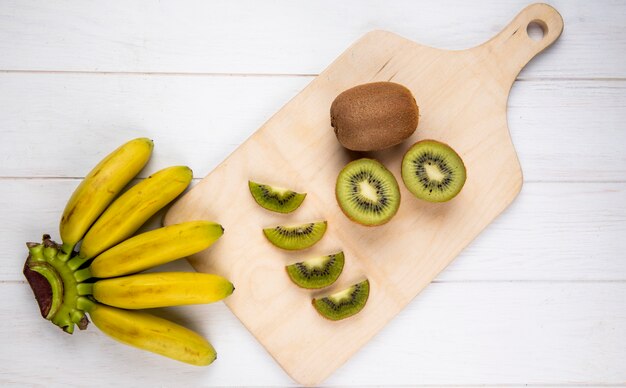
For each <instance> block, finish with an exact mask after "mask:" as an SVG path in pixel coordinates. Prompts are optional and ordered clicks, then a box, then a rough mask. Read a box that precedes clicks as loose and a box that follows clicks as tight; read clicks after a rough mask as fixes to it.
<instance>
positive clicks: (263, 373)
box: [0, 282, 626, 387]
mask: <svg viewBox="0 0 626 388" xmlns="http://www.w3.org/2000/svg"><path fill="white" fill-rule="evenodd" d="M31 294H32V293H31V291H30V290H29V289H28V286H27V285H25V284H23V283H17V284H7V283H0V303H1V305H2V309H1V310H0V331H1V332H2V334H1V337H0V338H1V339H2V351H0V363H1V364H2V366H3V367H2V369H1V370H0V383H1V384H2V385H3V386H6V385H7V384H9V383H13V384H18V385H20V386H23V385H29V386H46V387H49V386H55V387H56V386H59V387H60V386H68V385H72V386H90V387H93V386H111V385H121V386H137V385H141V386H160V387H163V386H164V387H181V386H193V387H199V386H207V387H208V386H216V387H217V386H222V387H223V386H238V387H240V386H254V387H261V386H263V387H265V386H275V387H276V386H279V387H287V386H295V384H293V383H292V382H291V381H290V379H289V377H288V376H287V375H286V374H285V373H284V372H282V371H281V370H280V367H279V366H278V365H277V364H276V363H275V362H274V361H273V360H272V359H271V357H269V356H268V355H267V353H266V352H265V350H264V349H263V347H262V346H261V345H260V344H259V343H258V342H257V341H256V340H255V339H254V337H252V335H251V334H250V333H249V332H248V331H247V330H246V329H245V328H244V327H243V326H242V325H241V323H240V322H239V321H238V320H237V318H235V316H234V315H233V314H231V313H230V312H229V311H228V309H227V308H226V306H224V305H223V304H222V303H217V304H213V305H206V306H186V307H180V308H170V309H163V310H157V311H155V313H157V314H159V315H161V316H164V317H167V318H169V319H173V320H175V321H176V322H178V323H181V324H184V325H186V326H188V327H191V328H193V329H194V330H197V331H199V332H200V333H201V334H203V335H204V336H206V337H207V338H208V339H209V340H210V341H211V342H212V343H213V345H214V346H215V348H216V350H217V353H218V360H217V361H216V362H215V363H214V364H213V365H211V367H210V368H197V367H193V366H189V365H185V364H181V363H178V362H174V361H171V360H168V359H166V358H163V357H159V356H156V355H152V354H149V353H147V352H142V351H140V350H137V349H134V348H131V347H128V346H125V345H122V344H119V343H117V342H115V341H113V340H111V339H110V338H108V337H107V336H106V335H104V334H103V333H102V332H100V331H98V330H97V329H96V328H95V327H89V328H88V329H87V330H86V331H81V332H78V331H77V332H76V333H75V334H74V335H72V336H70V335H67V334H64V333H61V332H60V330H59V329H57V328H56V327H54V326H53V325H51V324H50V323H49V322H47V321H45V320H44V319H42V318H41V317H40V316H39V312H38V310H37V305H36V303H35V302H34V301H32V303H27V302H31V298H32V295H31ZM625 299H626V284H624V283H601V284H599V283H542V282H535V283H519V282H495V283H453V284H451V283H445V284H441V283H435V284H432V285H431V286H429V287H428V288H427V289H426V290H424V292H423V293H422V294H420V297H419V298H416V299H415V300H414V301H413V302H411V303H410V304H409V305H408V306H407V308H405V309H404V310H403V311H402V312H401V313H400V314H398V316H397V317H396V318H395V319H394V320H393V321H392V322H390V324H389V325H387V326H386V327H385V328H384V329H383V330H382V331H381V333H380V334H379V335H378V336H376V337H374V339H373V340H372V341H370V343H368V344H367V345H366V346H365V347H364V348H363V350H362V351H360V352H358V353H357V354H356V355H355V356H354V357H353V358H352V359H351V360H350V361H348V363H346V365H344V366H343V367H342V368H340V369H339V370H337V372H336V373H334V374H333V375H332V376H331V377H330V378H329V379H328V380H327V381H326V382H325V384H324V386H331V387H333V386H334V387H345V386H354V387H366V386H369V387H374V386H384V387H393V386H398V387H399V386H404V387H406V386H444V385H462V386H468V385H493V386H510V385H527V384H528V385H531V386H533V385H552V384H556V385H559V384H561V385H573V384H576V385H578V384H581V385H585V384H590V385H595V386H597V385H609V384H616V385H617V384H624V382H626V370H625V369H624V368H623V365H624V364H625V363H626V352H624V349H625V348H626V329H625V327H626V313H625V312H624V308H623V306H624V300H625ZM33 364H35V365H36V366H35V367H34V366H33ZM42 366H43V367H42Z"/></svg>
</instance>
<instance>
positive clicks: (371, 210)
mask: <svg viewBox="0 0 626 388" xmlns="http://www.w3.org/2000/svg"><path fill="white" fill-rule="evenodd" d="M335 196H336V197H337V202H338V203H339V207H340V208H341V210H342V211H343V212H344V213H345V215H346V216H347V217H348V218H350V219H351V220H353V221H356V222H358V223H359V224H363V225H366V226H375V225H382V224H384V223H385V222H387V221H389V220H390V219H391V218H392V217H393V216H394V215H395V214H396V212H397V211H398V207H400V189H399V188H398V182H397V181H396V178H394V176H393V174H392V173H391V172H390V171H389V170H387V169H386V168H385V166H383V165H382V164H381V163H380V162H378V161H377V160H374V159H367V158H363V159H358V160H355V161H352V162H350V163H348V164H347V165H346V166H345V167H344V168H343V169H342V170H341V172H340V173H339V176H338V177H337V184H336V186H335Z"/></svg>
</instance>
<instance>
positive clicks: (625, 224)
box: [0, 179, 626, 282]
mask: <svg viewBox="0 0 626 388" xmlns="http://www.w3.org/2000/svg"><path fill="white" fill-rule="evenodd" d="M78 183H79V180H78V179H64V180H57V179H7V180H2V181H0V209H3V210H2V215H3V217H4V219H6V220H7V222H4V223H1V224H0V246H2V247H4V249H3V250H2V251H0V262H2V263H3V265H2V266H0V282H5V281H10V282H11V281H21V280H23V276H22V273H21V271H22V266H23V260H24V259H25V254H26V248H25V245H24V243H25V242H26V241H37V240H38V239H40V238H41V234H43V233H49V234H51V235H52V237H53V239H57V238H58V235H59V234H58V225H59V217H60V216H61V212H62V211H63V207H64V206H65V202H66V201H67V198H68V196H69V195H70V194H71V193H72V191H73V190H74V188H75V187H76V186H77V185H78ZM162 215H163V213H161V214H159V215H157V216H156V217H154V218H153V219H152V220H151V221H150V222H148V223H147V225H146V226H145V229H152V228H155V227H158V225H159V224H160V221H161V216H162ZM264 216H266V215H264ZM281 218H282V217H277V218H276V219H275V220H276V221H277V222H280V220H281ZM217 221H220V219H217ZM229 232H230V231H229ZM624 233H626V183H567V184H562V183H544V182H536V183H528V182H525V183H524V187H523V189H522V192H521V194H520V196H519V197H518V199H517V200H516V201H515V202H513V204H511V206H510V207H509V208H508V209H507V210H506V211H505V212H504V213H503V214H502V215H501V216H500V217H498V218H497V219H496V220H495V221H494V222H493V223H492V224H491V225H489V227H487V229H485V230H484V231H483V232H482V233H481V234H480V235H479V236H478V237H477V238H476V240H475V241H474V242H473V243H472V244H470V245H469V246H468V247H467V248H466V249H465V250H464V251H463V252H462V253H461V254H460V255H459V257H458V258H457V259H456V260H455V261H454V262H453V263H452V264H451V265H450V266H448V268H447V269H446V270H445V271H443V272H442V273H441V274H439V276H438V277H437V281H439V282H468V281H472V282H476V281H502V282H506V281H516V282H519V281H544V282H549V281H560V282H567V281H574V282H580V281H585V282H591V281H609V282H618V281H621V282H626V266H625V265H624V261H623V256H622V252H626V239H623V238H621V236H623V235H624Z"/></svg>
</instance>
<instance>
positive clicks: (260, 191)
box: [248, 181, 306, 213]
mask: <svg viewBox="0 0 626 388" xmlns="http://www.w3.org/2000/svg"><path fill="white" fill-rule="evenodd" d="M248 187H249V188H250V193H251V194H252V197H253V198H254V200H255V201H256V203H258V204H259V205H260V206H261V207H263V208H265V209H267V210H271V211H274V212H278V213H291V212H292V211H294V210H296V209H297V208H299V207H300V205H301V204H302V201H304V198H305V197H306V193H296V192H295V191H293V190H289V189H284V188H282V187H276V186H270V185H266V184H263V183H256V182H253V181H248Z"/></svg>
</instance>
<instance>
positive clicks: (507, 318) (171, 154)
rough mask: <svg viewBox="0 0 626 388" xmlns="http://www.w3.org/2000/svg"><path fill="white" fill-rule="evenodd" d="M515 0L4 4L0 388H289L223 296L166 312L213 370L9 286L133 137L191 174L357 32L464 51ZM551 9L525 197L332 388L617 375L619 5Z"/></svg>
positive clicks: (621, 352) (625, 206) (520, 148)
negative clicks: (71, 327)
mask: <svg viewBox="0 0 626 388" xmlns="http://www.w3.org/2000/svg"><path fill="white" fill-rule="evenodd" d="M527 3H528V2H527V1H522V0H513V1H507V2H502V1H498V0H480V1H473V2H467V1H463V0H452V1H445V2H435V1H429V2H425V1H419V2H416V1H412V0H394V1H392V2H385V3H382V2H378V1H375V0H346V1H342V2H340V3H338V2H331V1H325V0H322V1H316V2H308V1H304V0H290V1H281V0H278V1H271V2H267V1H265V2H259V1H255V0H250V1H239V0H229V1H210V2H206V1H195V0H192V1H186V0H181V1H172V0H161V1H155V0H140V1H133V2H127V1H121V0H113V1H107V2H98V3H95V2H84V1H77V0H62V1H55V2H54V3H51V2H44V1H31V0H27V1H13V0H4V1H0V37H1V38H0V63H2V64H3V65H0V107H1V108H0V177H11V179H2V178H0V215H1V216H2V220H3V222H2V223H1V224H0V225H2V226H1V233H0V245H1V246H2V247H3V249H2V251H1V252H0V262H1V263H2V266H0V332H1V333H2V334H0V338H1V343H2V350H0V363H1V364H2V365H3V367H2V368H0V385H2V386H6V385H9V386H11V385H20V386H23V385H29V386H67V385H68V384H70V385H80V386H89V387H94V386H110V385H112V384H116V385H120V386H136V385H140V384H141V385H151V386H171V387H178V386H181V385H186V386H293V383H292V382H291V380H290V379H289V378H288V376H287V375H286V374H285V373H284V372H283V371H282V370H281V369H280V367H279V366H278V365H277V364H276V363H275V362H274V361H273V360H272V359H271V357H269V355H268V354H267V353H266V352H265V350H264V349H263V347H262V346H261V345H260V344H259V343H258V342H257V341H256V340H255V338H254V337H253V336H252V335H251V334H250V333H249V332H248V331H247V330H246V329H245V328H244V327H243V326H242V325H241V324H240V322H239V321H238V320H237V319H236V318H235V317H234V316H233V315H232V314H231V313H230V312H229V310H228V309H227V308H226V307H225V306H224V305H222V304H215V305H209V306H190V307H186V308H182V309H167V310H164V311H160V312H159V313H162V314H165V315H166V316H168V317H171V318H173V319H175V320H176V321H178V322H180V323H183V324H185V325H188V326H189V327H191V328H194V329H196V330H198V331H199V332H201V333H202V334H203V335H206V336H207V337H208V338H209V339H210V340H211V341H212V342H213V343H214V345H215V346H216V348H217V350H218V353H219V358H218V361H217V362H216V363H214V364H213V365H212V366H211V367H210V368H206V369H198V368H191V367H186V366H185V365H183V364H179V363H176V362H171V361H169V360H166V359H164V358H160V357H155V356H152V355H150V354H147V353H144V352H140V351H136V350H135V349H132V348H128V347H125V346H123V345H119V344H117V343H115V342H114V341H111V340H110V339H109V338H107V337H105V336H104V335H103V334H102V333H100V332H98V330H97V329H96V328H95V327H94V328H91V329H90V330H88V331H87V332H78V333H76V334H75V335H74V336H73V337H72V336H68V335H66V334H63V333H61V332H60V331H58V330H57V329H56V328H54V327H53V326H52V325H50V324H49V323H47V322H46V321H44V320H43V319H41V318H40V316H39V315H38V311H37V307H36V303H35V302H34V300H33V299H32V295H31V292H30V290H29V289H28V286H27V285H26V284H24V283H14V282H15V281H18V280H20V279H21V263H22V262H23V259H24V256H23V253H24V245H23V243H24V241H27V240H36V239H37V238H38V237H40V234H41V233H42V232H44V231H51V232H52V233H53V234H55V231H56V228H57V226H58V216H59V214H60V212H61V211H62V209H63V206H64V204H65V201H66V200H67V196H68V195H69V194H70V193H71V191H72V190H73V188H74V187H75V186H76V185H77V184H78V182H79V180H78V178H80V177H82V176H83V175H84V174H85V172H87V171H89V169H90V168H91V167H93V165H94V164H95V163H96V162H97V161H98V159H99V158H100V157H102V156H104V155H105V154H106V153H107V152H108V151H109V150H111V149H113V148H115V147H116V146H117V145H119V143H121V142H123V141H125V140H127V139H128V138H129V137H132V136H139V135H142V136H143V135H147V136H150V137H152V138H153V139H154V140H155V142H156V148H155V155H154V158H153V160H152V162H151V164H150V166H148V168H147V169H146V171H155V170H157V169H158V168H160V167H165V166H167V165H172V164H180V163H185V164H189V165H190V166H191V167H193V168H194V171H195V172H196V176H204V175H206V174H207V173H208V172H209V171H211V170H212V169H213V168H214V167H215V166H217V165H218V164H219V163H220V162H221V161H222V160H223V159H224V158H225V157H226V156H227V155H228V154H230V153H231V152H232V151H233V150H234V149H235V148H236V147H237V146H238V145H239V144H240V143H241V142H243V141H244V140H245V139H246V138H247V137H248V136H249V135H250V134H251V133H252V132H253V131H254V130H255V129H256V128H258V127H259V126H260V125H261V124H262V123H263V122H264V121H265V120H266V119H267V118H268V117H270V115H272V114H273V113H274V112H276V111H277V110H278V109H279V108H280V107H281V106H282V105H284V103H286V102H287V101H288V100H289V99H290V98H291V97H292V96H293V95H295V94H296V93H297V92H298V91H300V90H301V89H302V88H303V87H305V86H306V84H308V83H309V82H310V81H311V79H312V77H311V76H300V75H299V74H303V73H306V74H316V73H318V72H319V71H320V70H321V69H323V67H324V66H326V65H327V64H328V63H329V62H330V61H331V60H332V59H333V58H335V57H336V56H337V55H338V54H339V53H340V52H341V51H343V50H344V49H345V48H346V47H347V45H349V44H350V43H351V42H353V41H354V40H355V39H357V38H358V37H360V36H361V35H362V34H364V33H365V32H367V31H369V30H371V29H375V28H382V29H386V30H390V31H394V32H397V33H399V34H400V35H402V36H405V37H407V38H410V39H413V40H416V41H419V42H421V43H424V44H428V45H432V46H435V47H442V48H450V49H463V48H467V47H471V46H473V45H475V44H478V43H480V42H482V41H484V40H486V39H488V38H489V37H490V36H491V35H493V34H495V33H497V32H498V31H499V30H500V29H501V28H502V25H503V22H505V21H506V20H508V19H509V18H511V17H512V16H513V15H514V14H515V13H516V10H517V9H520V8H521V7H523V6H525V5H526V4H527ZM552 4H553V5H554V6H556V8H557V9H559V11H561V14H562V15H563V17H564V18H565V21H566V23H567V27H566V30H565V32H564V34H563V35H562V36H561V38H560V39H559V41H558V42H557V43H556V44H555V45H554V46H553V47H551V48H550V49H549V50H547V51H546V52H544V53H543V54H542V55H540V56H539V57H537V58H536V59H535V60H533V61H532V62H531V63H530V64H529V65H528V66H526V67H525V68H524V69H523V70H522V72H521V74H520V76H519V77H518V80H523V82H519V81H518V82H516V83H515V84H514V86H513V89H512V91H511V94H510V98H509V109H508V122H509V129H510V130H511V137H512V138H513V143H514V144H515V147H516V150H517V152H518V155H519V158H520V162H521V165H522V167H523V170H524V178H525V184H524V187H523V189H522V192H521V193H520V195H519V197H518V198H517V200H516V201H515V202H514V203H513V204H512V205H511V206H510V207H509V208H508V209H507V211H505V212H504V213H503V214H502V215H501V216H500V217H498V218H497V219H496V220H495V222H493V223H492V224H491V225H490V226H489V227H488V228H487V229H486V230H485V231H484V232H482V233H481V234H480V235H479V236H478V238H477V239H476V240H475V241H474V243H472V244H470V246H469V247H468V248H467V249H465V250H464V251H463V252H462V253H461V255H460V256H459V257H458V258H457V259H456V260H455V261H454V262H453V263H452V264H451V265H450V266H449V267H448V268H447V269H446V270H445V271H444V272H442V273H441V274H440V275H439V276H438V277H437V279H436V280H435V284H432V285H431V286H430V287H428V288H427V289H426V290H425V291H424V292H423V293H421V294H420V297H419V298H417V299H415V300H414V301H413V302H411V303H409V305H408V306H407V308H405V309H404V310H403V311H402V312H401V313H400V314H399V315H398V316H397V317H396V318H395V319H394V320H393V321H392V322H390V324H389V325H387V326H386V327H385V329H383V330H382V331H381V332H380V334H379V335H377V336H376V337H374V338H373V340H372V341H370V343H369V344H368V345H367V346H366V347H365V348H364V349H363V351H361V352H358V353H357V354H356V355H355V356H354V357H352V358H351V360H350V361H349V362H348V363H347V364H346V365H345V366H344V367H342V368H340V369H339V370H337V372H336V373H334V374H333V375H332V376H331V377H330V378H329V379H328V380H326V382H325V384H324V386H342V387H346V386H353V387H363V386H374V385H376V386H385V387H394V386H397V387H406V386H450V385H455V386H457V385H460V386H468V385H476V386H483V385H488V386H489V385H491V386H505V385H508V386H510V385H518V386H522V385H524V386H546V385H549V386H555V385H556V386H571V385H583V386H608V385H623V384H625V383H626V375H625V374H624V372H625V369H624V368H623V365H625V364H626V341H625V339H624V335H625V331H624V327H626V323H625V322H624V319H623V316H622V315H621V313H620V312H621V311H624V300H625V295H624V290H623V284H624V280H626V274H625V271H626V266H624V264H623V252H624V251H625V248H626V246H625V245H624V244H625V239H624V238H623V237H622V236H624V231H625V229H626V203H625V202H624V201H626V195H625V192H626V187H624V185H623V184H621V183H607V181H611V182H626V156H625V154H624V146H623V144H626V126H625V125H624V123H625V122H626V89H625V86H626V83H625V82H624V74H625V71H626V65H625V63H626V62H625V61H626V56H624V55H619V53H622V52H624V47H626V40H625V39H626V34H625V29H626V24H624V22H623V21H624V14H625V11H624V9H625V7H626V3H624V2H621V1H613V0H602V1H595V2H593V3H590V2H586V1H582V0H571V1H570V0H555V1H553V2H552ZM346 15H349V16H346ZM303 47H304V49H303ZM616 53H617V54H616ZM9 66H10V67H9ZM18 69H23V70H27V72H21V71H18V72H14V70H18ZM31 70H33V71H35V73H30V72H29V71H31ZM7 71H8V72H7ZM77 71H78V72H81V71H88V72H93V73H86V74H82V73H75V72H77ZM100 71H119V72H123V74H113V73H106V72H100ZM134 72H139V73H136V74H135V73H134ZM146 72H151V73H150V74H147V73H146ZM168 72H179V73H180V74H155V73H168ZM210 73H224V74H223V75H214V74H213V75H212V74H210ZM190 74H192V75H190ZM232 74H238V75H237V76H232ZM260 74H261V75H260ZM262 74H272V75H271V76H263V75H262ZM281 74H282V75H281ZM285 74H293V75H285ZM600 78H602V79H600ZM597 150H601V152H597ZM594 151H595V152H594ZM144 175H145V174H144ZM31 177H42V178H43V179H30V178H31ZM67 177H74V178H73V179H67ZM13 178H16V179H13ZM529 181H532V182H533V183H528V182H529ZM587 182H596V183H587ZM157 221H158V220H153V222H152V223H151V224H150V226H151V227H154V226H156V225H157ZM189 269H190V268H189V266H186V265H185V262H183V261H178V262H176V264H174V265H171V266H167V267H165V268H161V270H189ZM451 282H452V283H453V284H450V283H451ZM68 359H70V360H71V361H68ZM34 363H36V365H37V366H36V367H33V365H34ZM42 366H43V367H42Z"/></svg>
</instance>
